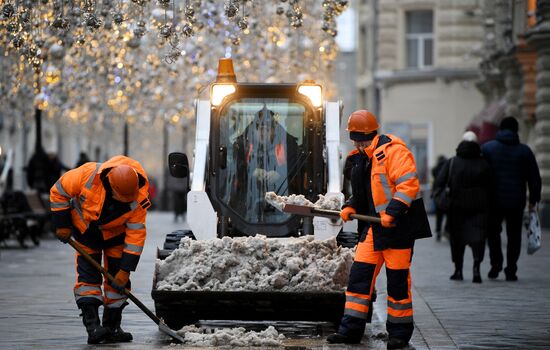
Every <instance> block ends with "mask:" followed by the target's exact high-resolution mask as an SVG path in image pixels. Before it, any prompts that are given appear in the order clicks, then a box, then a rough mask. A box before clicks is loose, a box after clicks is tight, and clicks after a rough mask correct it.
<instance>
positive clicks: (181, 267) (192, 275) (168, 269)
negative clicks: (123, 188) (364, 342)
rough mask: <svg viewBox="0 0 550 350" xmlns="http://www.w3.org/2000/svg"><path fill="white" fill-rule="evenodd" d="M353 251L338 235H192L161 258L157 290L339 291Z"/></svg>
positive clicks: (344, 284) (347, 271) (343, 286)
mask: <svg viewBox="0 0 550 350" xmlns="http://www.w3.org/2000/svg"><path fill="white" fill-rule="evenodd" d="M352 262H353V250H352V249H349V248H342V247H339V246H338V245H337V244H336V238H334V237H333V238H330V239H326V240H314V239H313V236H305V237H299V238H269V239H268V238H266V237H265V236H262V235H257V236H255V237H236V238H230V237H223V238H222V239H213V240H205V241H195V240H191V239H190V238H188V237H185V238H183V239H182V240H181V243H180V247H179V248H178V249H176V250H174V252H172V254H170V256H168V257H167V258H166V259H165V260H157V268H158V276H157V286H156V288H157V289H158V290H173V291H197V290H211V291H283V292H289V291H292V292H298V291H310V292H322V291H341V290H343V289H344V288H345V287H346V286H347V282H348V275H349V270H350V268H351V264H352Z"/></svg>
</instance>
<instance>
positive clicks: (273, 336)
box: [178, 326, 285, 347]
mask: <svg viewBox="0 0 550 350" xmlns="http://www.w3.org/2000/svg"><path fill="white" fill-rule="evenodd" d="M205 331H206V330H204V329H202V328H199V327H196V326H185V327H183V328H182V329H180V330H179V331H178V333H179V334H180V335H182V336H183V337H184V340H185V342H184V343H183V345H193V346H205V347H206V346H228V345H229V346H230V347H247V346H257V347H276V346H280V345H282V340H283V339H285V336H284V335H283V334H279V332H277V330H276V329H275V327H273V326H269V327H268V328H267V329H265V330H263V331H260V332H255V331H246V329H244V328H242V327H237V328H222V329H215V330H214V333H205Z"/></svg>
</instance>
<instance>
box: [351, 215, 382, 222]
mask: <svg viewBox="0 0 550 350" xmlns="http://www.w3.org/2000/svg"><path fill="white" fill-rule="evenodd" d="M349 217H350V218H352V219H357V220H361V221H366V222H374V223H375V224H380V223H382V220H381V219H380V218H377V217H375V216H368V215H361V214H350V216H349Z"/></svg>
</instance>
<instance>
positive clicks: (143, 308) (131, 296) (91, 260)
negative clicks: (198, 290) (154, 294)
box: [69, 238, 160, 324]
mask: <svg viewBox="0 0 550 350" xmlns="http://www.w3.org/2000/svg"><path fill="white" fill-rule="evenodd" d="M69 244H70V246H71V247H73V248H74V249H75V250H76V251H77V252H78V253H80V255H82V256H83V257H84V259H85V260H86V261H87V262H89V263H90V264H92V265H93V267H95V268H96V269H97V270H99V271H101V273H102V274H103V275H104V276H105V278H107V280H108V281H109V282H110V283H113V281H114V280H115V279H114V277H113V276H112V275H111V274H110V273H109V272H107V270H105V269H104V268H103V267H102V266H101V265H100V264H99V263H98V262H97V261H95V259H94V258H92V257H91V256H90V254H88V253H86V252H85V251H84V249H82V247H81V246H80V245H79V244H78V242H77V241H75V240H74V239H72V238H71V239H70V240H69ZM124 294H126V295H127V296H128V298H129V299H130V300H132V301H133V302H134V304H136V305H137V307H139V308H140V309H141V311H143V312H144V313H145V314H146V315H147V316H149V318H150V319H151V320H153V321H155V323H156V324H159V323H160V319H159V318H158V317H157V315H155V314H154V313H152V312H151V310H149V309H148V308H147V306H145V305H143V303H142V302H141V301H139V299H138V298H136V297H135V296H134V294H132V292H130V291H129V290H128V289H127V288H124Z"/></svg>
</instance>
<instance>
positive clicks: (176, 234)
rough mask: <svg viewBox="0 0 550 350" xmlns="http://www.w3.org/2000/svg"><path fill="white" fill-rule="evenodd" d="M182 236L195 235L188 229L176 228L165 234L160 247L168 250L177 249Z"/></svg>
mask: <svg viewBox="0 0 550 350" xmlns="http://www.w3.org/2000/svg"><path fill="white" fill-rule="evenodd" d="M184 237H189V238H191V239H195V235H193V232H192V231H190V230H176V231H173V232H171V233H169V234H167V235H166V239H165V240H164V245H163V247H162V249H163V250H168V251H173V250H175V249H178V247H179V245H180V242H181V239H182V238H184Z"/></svg>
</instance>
